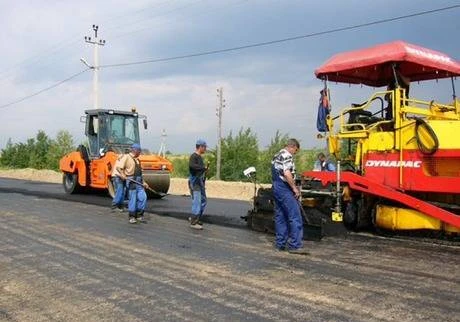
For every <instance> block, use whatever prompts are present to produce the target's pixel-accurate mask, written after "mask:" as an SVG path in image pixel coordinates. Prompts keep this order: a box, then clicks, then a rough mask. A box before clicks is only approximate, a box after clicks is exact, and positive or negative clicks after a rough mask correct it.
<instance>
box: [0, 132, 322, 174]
mask: <svg viewBox="0 0 460 322" xmlns="http://www.w3.org/2000/svg"><path fill="white" fill-rule="evenodd" d="M288 139H289V136H288V135H287V134H282V133H280V132H279V131H277V132H276V133H275V135H274V137H273V138H272V139H271V141H270V144H269V145H268V146H267V147H266V149H262V150H261V149H259V142H258V139H257V135H256V134H255V133H254V132H252V130H251V129H250V128H247V129H244V128H241V129H240V130H239V131H238V133H236V134H233V132H230V133H229V134H228V135H227V136H226V137H224V138H223V139H222V144H221V147H222V151H221V157H222V163H221V175H220V176H221V179H222V180H224V181H242V180H247V179H246V177H245V176H244V175H243V170H244V169H246V168H248V167H250V166H254V167H255V168H256V169H257V174H256V175H257V180H258V181H259V182H261V183H268V182H270V181H271V171H270V167H271V160H272V158H273V156H274V155H275V153H276V152H278V151H279V150H280V149H282V148H283V147H284V146H285V145H286V143H287V140H288ZM75 149H76V146H75V143H74V140H73V138H72V135H71V134H70V133H69V132H68V131H65V130H61V131H59V132H58V133H57V134H56V137H55V138H50V137H49V136H48V135H47V134H46V133H45V132H44V131H42V130H40V131H38V133H37V135H36V136H35V137H34V138H29V139H27V141H26V142H25V143H13V142H12V140H11V139H9V140H8V143H7V144H6V147H5V148H4V149H2V150H1V155H0V166H2V167H6V168H34V169H51V170H59V160H60V159H61V157H62V156H64V155H65V154H67V153H69V152H71V151H75ZM318 152H319V150H305V149H304V150H301V151H299V153H297V154H296V157H295V158H296V160H295V161H296V166H297V169H298V172H299V173H300V172H301V171H304V170H308V169H311V168H312V167H313V163H314V161H315V159H316V155H317V153H318ZM167 157H169V159H170V161H171V162H172V163H173V165H174V172H173V173H172V176H173V177H182V178H185V177H187V176H188V158H189V156H188V155H182V156H173V155H168V156H167ZM204 157H205V162H209V164H210V169H209V171H208V177H209V178H211V179H212V178H214V177H215V175H216V159H217V156H216V150H214V149H209V150H208V153H206V154H205V156H204Z"/></svg>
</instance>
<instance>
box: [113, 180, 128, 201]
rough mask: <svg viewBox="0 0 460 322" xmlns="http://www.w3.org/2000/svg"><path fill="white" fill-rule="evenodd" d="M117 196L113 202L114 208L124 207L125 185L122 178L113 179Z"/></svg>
mask: <svg viewBox="0 0 460 322" xmlns="http://www.w3.org/2000/svg"><path fill="white" fill-rule="evenodd" d="M112 183H113V188H114V189H115V195H114V197H113V200H112V206H114V207H115V206H117V207H122V206H123V202H124V201H125V183H124V181H123V179H121V178H120V177H112Z"/></svg>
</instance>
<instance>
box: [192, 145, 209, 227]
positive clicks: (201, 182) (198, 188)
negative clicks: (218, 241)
mask: <svg viewBox="0 0 460 322" xmlns="http://www.w3.org/2000/svg"><path fill="white" fill-rule="evenodd" d="M195 148H196V149H195V152H194V153H193V154H192V155H191V156H190V160H189V170H190V176H189V181H188V183H189V188H190V193H191V195H192V216H191V218H190V227H191V228H194V229H203V226H202V223H201V220H200V219H201V216H203V212H204V208H205V207H206V203H207V199H206V187H205V182H206V172H207V170H208V167H207V166H205V165H204V161H203V157H202V155H203V154H204V153H206V148H207V144H206V141H204V140H202V139H200V140H198V141H196V145H195Z"/></svg>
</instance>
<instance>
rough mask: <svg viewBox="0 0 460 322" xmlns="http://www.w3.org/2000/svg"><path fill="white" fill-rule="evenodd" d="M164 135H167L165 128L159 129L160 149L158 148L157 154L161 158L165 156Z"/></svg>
mask: <svg viewBox="0 0 460 322" xmlns="http://www.w3.org/2000/svg"><path fill="white" fill-rule="evenodd" d="M166 137H167V135H166V130H165V129H163V131H161V144H160V150H158V155H159V156H161V157H163V158H164V157H165V156H166Z"/></svg>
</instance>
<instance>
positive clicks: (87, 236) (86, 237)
mask: <svg viewBox="0 0 460 322" xmlns="http://www.w3.org/2000/svg"><path fill="white" fill-rule="evenodd" d="M62 233H64V234H67V233H70V232H69V231H67V230H66V229H64V231H62ZM91 238H94V236H92V235H88V234H85V233H83V234H82V235H81V236H80V237H79V239H80V240H82V241H87V240H88V239H91ZM104 241H105V242H106V239H104V238H102V240H101V238H97V239H96V240H94V241H93V242H94V243H97V244H100V243H102V242H104ZM120 244H122V245H124V243H119V242H115V243H114V242H113V241H110V243H109V245H108V246H113V247H120V246H119V245H120ZM144 255H151V254H150V253H146V254H144ZM168 259H169V258H168ZM161 260H162V261H164V260H165V258H162V259H161ZM152 264H158V262H153V263H152ZM173 264H174V265H177V264H178V263H177V262H174V263H173ZM181 264H183V263H181ZM166 268H167V267H166ZM192 268H193V269H197V267H192ZM223 278H228V276H225V275H224V276H223ZM245 282H247V281H245ZM258 286H263V287H267V285H258ZM348 306H350V304H348ZM341 312H342V313H343V311H341ZM368 317H369V316H368Z"/></svg>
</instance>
